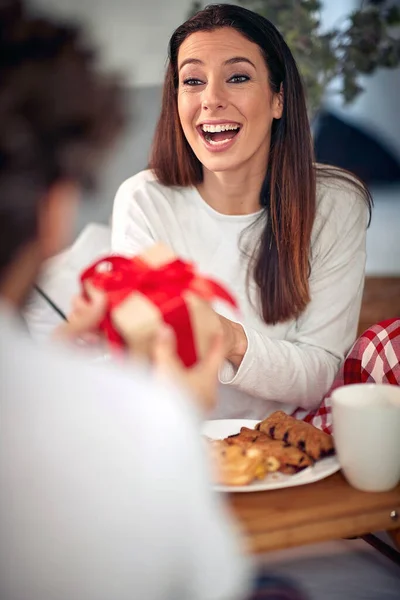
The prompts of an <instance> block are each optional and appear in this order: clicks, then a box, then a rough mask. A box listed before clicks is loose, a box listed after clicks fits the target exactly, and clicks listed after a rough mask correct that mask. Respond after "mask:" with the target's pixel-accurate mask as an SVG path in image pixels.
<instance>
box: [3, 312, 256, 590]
mask: <svg viewBox="0 0 400 600" xmlns="http://www.w3.org/2000/svg"><path fill="white" fill-rule="evenodd" d="M0 308H1V307H0ZM0 399H1V402H0V407H1V411H0V419H1V420H0V424H1V427H0V430H1V435H0V532H1V543H0V598H1V600H73V599H74V600H111V599H112V600H132V599H133V598H143V599H145V600H188V599H189V598H190V599H193V600H232V599H239V598H243V596H244V591H245V588H247V585H246V581H247V566H246V565H245V564H244V563H243V560H244V559H242V557H241V556H240V554H239V552H238V544H237V540H236V537H235V535H234V534H233V532H232V530H231V528H230V525H231V524H230V522H229V521H228V520H227V517H226V515H225V512H224V511H223V510H222V507H221V506H220V504H219V499H218V498H217V497H214V495H213V494H212V492H211V490H210V488H209V482H208V473H207V470H206V468H205V464H204V460H203V458H204V457H203V456H202V453H201V448H200V436H199V431H198V423H197V420H196V417H195V414H194V411H193V410H192V408H191V407H190V406H189V401H188V400H187V399H186V398H182V397H181V396H180V394H179V393H178V392H175V391H170V390H168V389H166V388H165V387H163V388H159V387H157V386H156V385H155V384H154V383H152V382H151V381H150V380H149V377H148V376H147V375H146V374H145V373H144V372H141V371H140V372H139V371H138V370H136V369H135V370H134V369H133V368H132V370H130V371H129V372H128V371H127V372H123V371H122V370H117V369H116V368H115V369H112V368H111V367H109V368H108V367H106V366H102V367H101V368H99V367H94V366H88V365H86V364H85V361H84V359H83V357H79V358H78V359H73V358H71V357H70V356H69V355H67V354H65V355H64V354H63V355H59V353H58V352H57V351H56V350H55V349H52V351H51V352H50V351H49V350H48V349H47V348H45V347H44V348H41V349H40V350H39V349H37V348H35V347H33V345H32V344H31V342H30V341H29V340H27V339H25V337H24V336H23V335H22V334H21V333H20V331H19V330H18V327H17V326H16V324H15V323H14V322H13V317H12V316H11V314H10V313H9V312H8V311H7V310H5V309H4V307H3V308H1V311H0Z"/></svg>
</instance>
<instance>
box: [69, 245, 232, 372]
mask: <svg viewBox="0 0 400 600" xmlns="http://www.w3.org/2000/svg"><path fill="white" fill-rule="evenodd" d="M88 282H90V283H91V284H92V285H93V286H94V287H96V288H98V289H101V290H103V291H104V292H105V293H106V296H107V312H106V315H105V317H104V319H103V321H102V322H101V324H100V330H101V331H102V332H103V333H104V334H105V336H106V338H107V339H108V340H109V342H110V344H111V345H112V346H113V347H115V348H123V347H125V346H126V345H129V347H130V348H131V349H132V350H133V352H134V353H137V354H144V355H146V356H149V355H150V353H151V348H152V343H153V340H154V336H155V334H156V333H157V331H158V329H159V327H160V324H161V323H162V322H164V323H166V324H167V325H169V326H170V327H172V329H173V330H174V332H175V337H176V349H177V353H178V355H179V357H180V359H181V360H182V362H183V364H184V365H185V366H187V367H190V366H192V365H193V364H195V363H196V362H197V360H198V359H199V358H201V357H202V356H204V355H205V353H206V352H207V350H208V347H209V344H210V341H211V339H212V337H213V336H214V335H215V333H216V332H217V331H218V330H219V327H220V325H219V319H218V315H217V314H216V313H215V312H214V310H213V309H212V306H211V302H212V301H213V300H217V299H218V300H223V301H225V302H227V303H228V304H230V305H231V306H233V307H236V303H235V300H234V299H233V297H232V296H231V295H230V294H229V292H227V290H225V289H224V288H223V287H222V286H221V285H220V284H219V283H217V282H216V281H213V280H211V279H208V278H206V277H202V276H201V275H199V274H198V273H197V272H196V270H195V268H194V266H193V265H192V264H191V263H189V262H185V261H183V260H180V259H178V258H177V257H176V256H175V254H174V253H173V252H172V250H170V249H169V248H168V247H166V246H164V245H163V244H155V245H154V246H152V247H151V248H149V249H148V250H146V251H144V252H143V253H142V254H141V255H139V256H135V257H133V258H125V257H123V256H115V255H114V256H108V257H105V258H102V259H101V260H99V261H97V262H95V263H94V264H93V265H91V266H90V267H89V268H88V269H86V270H85V271H84V272H83V273H82V275H81V285H82V290H83V293H85V285H86V284H87V283H88Z"/></svg>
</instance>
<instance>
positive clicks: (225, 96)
mask: <svg viewBox="0 0 400 600" xmlns="http://www.w3.org/2000/svg"><path fill="white" fill-rule="evenodd" d="M178 70H179V88H178V112H179V118H180V121H181V125H182V128H183V131H184V134H185V136H186V139H187V141H188V142H189V144H190V146H191V148H192V150H193V152H194V153H195V155H196V156H197V158H198V159H199V161H200V162H201V163H202V164H203V166H204V167H205V168H206V169H208V170H210V171H213V172H221V171H236V170H237V169H238V168H239V167H242V166H244V165H245V164H251V165H254V166H257V164H259V165H260V168H261V169H265V168H266V164H267V157H268V151H269V146H270V138H271V127H272V122H273V120H274V119H279V118H280V117H281V116H282V98H281V96H280V94H273V93H272V91H271V89H270V85H269V80H268V70H267V67H266V64H265V61H264V58H263V56H262V54H261V51H260V49H259V47H258V46H257V44H254V43H253V42H250V41H249V40H247V39H246V38H245V37H244V36H242V35H241V34H240V33H239V32H238V31H236V30H235V29H232V28H223V29H217V30H215V31H212V32H207V31H200V32H196V33H193V34H191V35H190V36H189V37H188V38H186V40H185V41H184V42H183V43H182V45H181V47H180V48H179V53H178Z"/></svg>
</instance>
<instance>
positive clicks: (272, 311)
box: [149, 4, 370, 324]
mask: <svg viewBox="0 0 400 600" xmlns="http://www.w3.org/2000/svg"><path fill="white" fill-rule="evenodd" d="M223 27H231V28H234V29H236V30H237V31H238V32H239V33H241V34H242V35H243V36H244V37H246V38H247V39H248V40H250V41H251V42H253V43H256V44H257V45H258V46H259V48H260V50H261V52H262V54H263V56H264V59H265V62H266V65H267V68H268V71H269V77H270V86H271V90H272V91H273V92H274V93H279V92H282V93H283V101H284V108H283V114H282V117H281V119H279V120H275V121H274V122H273V125H272V132H271V146H270V151H269V157H268V164H267V165H265V173H266V175H265V179H264V183H263V186H262V189H261V191H260V205H261V207H263V208H264V220H265V224H264V228H263V231H262V234H261V237H260V239H259V243H258V244H257V246H256V248H255V251H254V256H253V260H251V261H250V263H249V265H250V266H249V269H250V271H249V276H252V277H254V280H255V282H256V284H257V287H258V290H259V300H260V305H261V308H262V314H263V318H264V321H265V322H266V323H271V324H273V323H277V322H280V321H286V320H288V319H291V318H297V317H298V316H299V315H300V314H301V313H302V312H303V311H304V309H305V308H306V306H307V304H308V303H309V301H310V289H309V281H308V280H309V274H310V273H309V259H310V243H311V232H312V228H313V224H314V219H315V213H316V178H317V175H316V168H315V164H314V153H313V143H312V137H311V131H310V125H309V120H308V115H307V109H306V101H305V95H304V90H303V85H302V81H301V78H300V75H299V72H298V69H297V66H296V62H295V60H294V58H293V56H292V53H291V52H290V50H289V48H288V46H287V44H286V43H285V41H284V39H283V37H282V36H281V34H280V33H279V31H278V30H277V29H276V28H275V27H274V25H272V23H270V21H268V20H267V19H265V18H264V17H261V16H260V15H257V14H256V13H254V12H252V11H249V10H247V9H244V8H242V7H238V6H233V5H229V4H220V5H211V6H209V7H207V8H205V9H204V10H202V11H200V12H198V13H197V14H196V15H194V16H193V17H192V18H190V19H189V20H188V21H186V23H184V24H183V25H181V26H180V27H178V29H177V30H176V31H175V32H174V34H173V35H172V38H171V40H170V45H169V64H168V67H167V73H166V77H165V82H164V90H163V99H162V108H161V115H160V119H159V122H158V125H157V128H156V132H155V137H154V141H153V147H152V152H151V157H150V164H149V166H150V168H151V169H153V171H154V173H155V175H156V177H157V178H158V180H159V181H160V183H162V184H164V185H166V186H195V185H197V184H198V183H200V182H201V181H202V178H203V169H202V165H201V163H200V162H199V160H198V159H197V157H196V156H195V154H194V152H193V150H192V149H191V147H190V145H189V144H188V142H187V140H186V138H185V135H184V133H183V130H182V127H181V124H180V120H179V115H178V108H177V89H178V83H179V82H178V68H177V62H178V51H179V47H180V46H181V44H182V42H183V41H184V40H185V39H186V38H187V37H188V36H189V35H191V34H192V33H194V32H196V31H213V30H215V29H219V28H223ZM333 175H334V174H333V173H332V170H331V169H329V170H327V171H326V173H325V176H326V177H332V176H333ZM322 176H324V171H323V170H321V169H318V177H322ZM335 176H339V177H341V178H345V179H347V181H349V182H352V181H354V179H351V178H349V177H348V176H347V175H346V174H345V173H344V172H341V171H339V170H335ZM354 185H356V186H357V187H358V188H359V190H360V192H361V193H362V194H363V195H364V197H365V198H366V199H367V201H368V202H369V201H370V197H369V194H368V192H367V191H366V190H365V188H364V187H363V185H362V184H361V183H360V184H357V183H354Z"/></svg>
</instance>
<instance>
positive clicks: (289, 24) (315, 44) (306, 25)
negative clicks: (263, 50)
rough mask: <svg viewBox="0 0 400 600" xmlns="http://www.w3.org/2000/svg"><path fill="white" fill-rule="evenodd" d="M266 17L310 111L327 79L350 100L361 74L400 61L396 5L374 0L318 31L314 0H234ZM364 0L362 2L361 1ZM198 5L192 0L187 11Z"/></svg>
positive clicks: (317, 103) (319, 4)
mask: <svg viewBox="0 0 400 600" xmlns="http://www.w3.org/2000/svg"><path fill="white" fill-rule="evenodd" d="M239 3H240V4H242V5H243V6H245V7H246V8H249V9H250V10H253V11H254V12H256V13H259V14H261V15H263V16H264V17H266V18H267V19H269V20H270V21H271V22H272V23H274V25H276V27H277V28H278V29H279V31H280V32H281V33H282V35H283V37H284V38H285V40H286V42H287V43H288V45H289V47H290V49H291V51H292V52H293V55H294V57H295V59H296V62H297V64H298V67H299V70H300V72H301V75H302V77H303V81H304V85H305V88H306V92H307V99H308V106H309V112H310V114H315V112H316V111H317V110H318V109H319V107H320V105H321V101H322V97H323V95H324V94H325V92H326V90H327V88H328V86H329V84H330V83H331V82H333V81H334V80H337V81H338V86H339V87H338V89H337V90H336V92H337V93H340V94H341V95H342V97H343V100H344V102H345V103H346V104H347V103H351V102H353V101H354V100H355V98H357V96H358V95H359V94H360V93H361V92H362V91H363V87H362V85H361V82H360V76H361V75H366V74H367V75H370V74H372V73H374V72H375V71H376V70H377V69H380V68H385V67H386V68H395V67H397V66H398V65H399V64H400V39H399V38H398V37H397V38H396V36H395V35H394V31H395V27H396V26H397V25H399V24H400V9H399V8H398V7H396V6H392V5H391V6H387V3H386V2H382V1H380V2H375V3H374V4H373V5H371V4H369V5H367V6H365V7H363V6H361V8H360V9H358V10H354V11H352V12H350V13H349V15H348V16H347V17H346V18H344V19H342V20H341V22H340V23H338V24H337V26H336V27H334V28H333V29H331V30H329V31H325V32H322V31H321V27H320V11H321V7H322V5H323V2H320V1H319V0H239ZM363 4H364V3H363ZM200 8H202V2H198V1H197V2H195V3H194V5H193V7H192V12H191V14H193V13H194V12H197V10H199V9H200Z"/></svg>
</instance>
